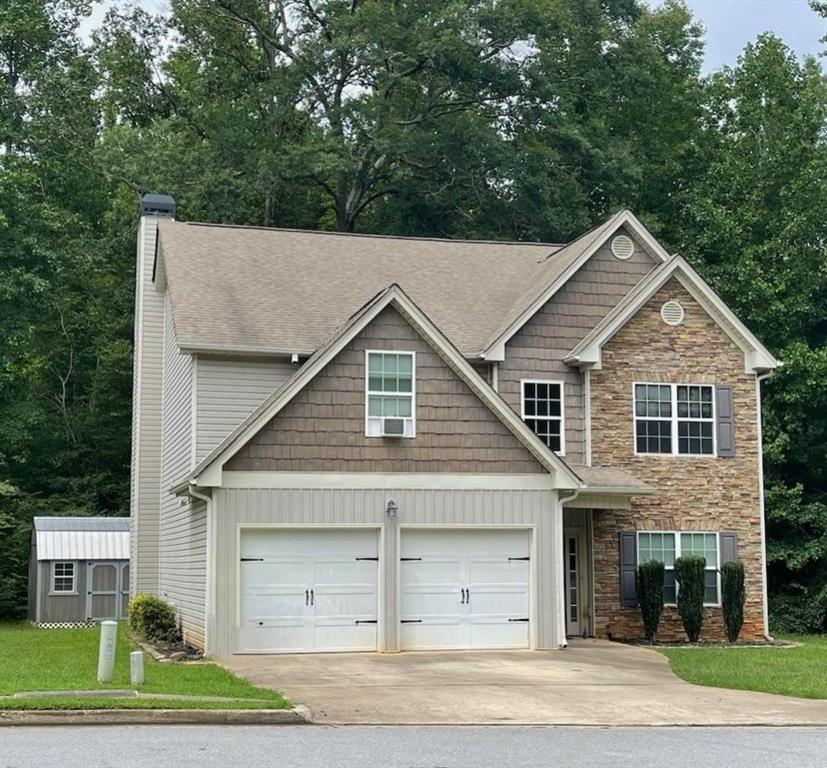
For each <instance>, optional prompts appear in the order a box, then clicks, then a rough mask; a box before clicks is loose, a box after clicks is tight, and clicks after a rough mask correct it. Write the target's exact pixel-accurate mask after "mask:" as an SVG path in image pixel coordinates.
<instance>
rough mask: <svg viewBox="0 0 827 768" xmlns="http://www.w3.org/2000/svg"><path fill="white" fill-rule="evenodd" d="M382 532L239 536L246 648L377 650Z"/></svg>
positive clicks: (299, 531) (242, 635) (305, 531)
mask: <svg viewBox="0 0 827 768" xmlns="http://www.w3.org/2000/svg"><path fill="white" fill-rule="evenodd" d="M378 552H379V550H378V532H377V531H376V530H370V529H330V528H319V529H292V528H291V529H283V530H246V531H242V534H241V566H240V567H241V617H240V618H241V625H240V627H239V643H238V647H239V651H240V652H241V653H245V652H247V653H256V652H258V653H272V652H289V651H375V650H376V644H377V630H378V627H377V619H378V583H377V582H378V572H379V567H378V566H379V562H378V560H379V557H378Z"/></svg>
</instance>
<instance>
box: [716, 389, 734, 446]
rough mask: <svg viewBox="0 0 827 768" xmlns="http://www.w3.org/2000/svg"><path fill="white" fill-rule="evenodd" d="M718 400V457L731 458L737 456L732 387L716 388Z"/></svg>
mask: <svg viewBox="0 0 827 768" xmlns="http://www.w3.org/2000/svg"><path fill="white" fill-rule="evenodd" d="M715 395H716V398H717V403H716V405H717V408H716V415H717V417H718V418H717V424H716V429H717V431H718V435H717V437H718V455H719V456H724V457H730V456H734V455H735V425H734V422H733V419H732V387H730V386H719V387H716V388H715Z"/></svg>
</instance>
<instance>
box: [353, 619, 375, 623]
mask: <svg viewBox="0 0 827 768" xmlns="http://www.w3.org/2000/svg"><path fill="white" fill-rule="evenodd" d="M353 623H354V624H376V623H377V621H376V619H356V621H354V622H353Z"/></svg>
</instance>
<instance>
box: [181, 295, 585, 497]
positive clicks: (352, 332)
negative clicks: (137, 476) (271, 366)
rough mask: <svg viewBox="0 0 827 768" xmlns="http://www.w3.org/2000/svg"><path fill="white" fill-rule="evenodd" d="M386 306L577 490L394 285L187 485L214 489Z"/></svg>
mask: <svg viewBox="0 0 827 768" xmlns="http://www.w3.org/2000/svg"><path fill="white" fill-rule="evenodd" d="M388 307H392V308H393V309H394V310H396V312H398V313H399V314H400V315H401V316H402V317H403V318H404V319H405V320H406V321H407V323H408V324H410V326H412V327H413V329H414V330H415V331H416V333H417V334H418V335H419V336H420V337H421V338H422V340H423V341H424V342H425V343H427V344H428V345H429V347H430V348H431V349H433V350H434V351H435V352H436V353H437V354H438V355H439V357H440V358H441V359H442V360H443V361H444V363H445V364H446V365H447V366H448V367H450V368H451V369H452V370H453V371H454V373H455V374H456V375H457V376H458V377H459V378H460V379H461V380H462V381H463V382H464V383H465V385H467V387H468V388H469V389H470V390H471V392H472V393H473V394H474V395H475V396H476V397H477V398H478V399H479V400H480V401H481V403H482V404H483V405H484V406H485V407H486V408H487V409H488V410H489V411H490V412H491V413H492V414H493V415H494V416H495V417H496V418H497V419H498V420H499V422H500V423H501V424H502V425H504V426H505V427H506V428H507V430H508V431H509V432H510V433H511V434H512V435H513V436H514V437H515V438H516V439H517V441H518V442H519V443H520V444H521V445H522V446H524V447H525V448H526V449H527V450H528V452H529V453H530V454H531V455H532V456H533V457H534V459H536V460H537V461H538V462H539V463H540V465H542V467H544V468H545V469H546V470H547V471H548V472H549V473H550V474H552V475H553V477H554V482H555V485H556V487H559V488H579V487H580V486H581V483H580V480H579V478H578V477H577V475H576V474H575V473H574V472H573V471H572V470H571V469H570V468H569V467H568V466H567V465H566V464H565V462H564V461H563V460H562V459H560V458H559V457H557V456H556V455H555V454H554V453H552V452H551V451H550V450H549V449H548V448H547V447H546V445H545V444H544V443H543V442H542V441H541V440H540V439H539V438H537V436H536V435H535V434H534V433H533V432H532V431H531V430H530V429H529V428H528V427H527V426H526V425H525V424H524V423H523V421H522V420H521V419H520V418H519V416H518V415H517V414H516V413H515V412H514V411H512V410H511V408H509V406H508V405H507V404H506V403H505V402H504V401H503V400H502V399H501V398H500V396H499V395H498V394H497V393H496V392H495V391H494V390H493V389H492V388H491V387H490V386H489V385H488V383H487V382H486V381H485V380H484V379H483V378H482V377H481V376H480V375H479V374H478V373H477V372H476V371H475V370H474V368H473V367H472V366H471V365H470V364H469V363H468V362H467V361H466V360H465V359H464V358H463V356H462V355H461V354H460V353H459V351H458V350H457V349H456V348H455V347H453V345H451V343H450V342H449V341H448V340H447V339H446V338H445V336H443V335H442V333H441V332H440V331H439V330H438V329H437V327H436V326H435V325H434V324H433V323H432V322H431V321H430V320H429V319H428V318H427V317H426V316H425V314H424V313H423V312H422V311H421V310H420V309H419V308H418V307H417V306H416V305H415V304H414V303H413V302H412V301H411V300H410V298H408V296H407V295H406V294H405V293H404V292H403V291H402V289H401V288H399V286H397V285H392V286H390V287H389V288H387V289H386V290H385V291H383V292H382V293H381V294H379V295H378V296H376V297H375V298H374V299H373V300H371V301H370V302H369V303H368V304H367V305H365V307H363V308H362V309H361V310H360V311H359V312H357V313H356V315H354V316H353V317H352V318H351V319H350V320H349V321H348V323H347V324H346V325H345V326H344V327H343V328H341V329H340V330H339V331H338V332H337V333H336V334H334V335H333V336H332V337H331V338H330V339H329V340H328V342H327V343H326V344H324V345H323V346H322V347H321V348H320V349H319V350H318V351H317V352H316V353H315V354H314V355H313V356H312V357H311V358H310V359H309V360H308V361H307V362H306V363H305V365H304V366H302V368H300V369H299V370H298V371H297V372H296V373H295V374H294V375H293V376H292V377H291V378H290V379H288V380H287V381H286V382H285V383H284V384H283V385H282V386H280V387H279V388H278V389H277V390H276V391H275V392H274V393H273V394H272V395H271V396H270V397H269V398H268V399H267V400H265V401H264V403H262V404H261V406H259V407H258V408H257V409H256V410H255V411H254V412H253V413H252V414H251V415H250V416H249V417H248V418H247V419H245V421H244V422H242V424H240V425H239V426H238V427H237V428H236V429H235V430H234V431H233V433H232V434H230V435H229V436H228V437H227V439H226V440H224V442H222V443H221V444H220V445H219V446H218V447H217V448H216V449H215V450H214V451H212V452H211V453H210V454H209V455H208V456H207V457H206V458H205V459H204V460H203V461H202V462H201V463H200V464H199V465H198V467H196V469H195V471H194V472H193V475H192V482H193V483H194V484H196V485H200V486H218V485H220V484H221V474H222V470H223V468H224V467H225V465H227V464H228V462H229V461H230V460H231V459H232V458H233V457H234V456H236V455H237V454H238V453H239V451H241V450H242V449H243V448H244V446H246V445H247V444H248V443H249V441H250V440H251V439H253V438H254V437H255V436H256V435H257V434H258V433H259V432H260V431H261V430H262V429H263V428H264V427H265V426H266V425H267V424H268V423H269V422H270V421H271V420H272V419H274V417H276V416H277V415H278V414H279V413H280V412H281V411H282V410H283V409H285V408H286V407H287V405H288V404H289V403H290V402H291V401H292V400H293V399H294V398H295V397H296V396H297V395H298V393H300V392H301V391H302V390H303V389H304V388H305V387H307V386H308V385H309V384H310V383H311V382H312V381H313V380H314V378H315V377H316V376H317V375H318V374H319V373H320V372H321V371H322V370H324V369H325V367H326V366H328V365H329V364H330V363H331V362H332V361H333V360H334V359H335V358H336V356H337V355H338V354H339V353H340V352H342V350H343V349H345V348H346V346H347V345H348V344H349V343H350V342H351V341H352V340H353V339H354V338H355V337H356V336H357V334H359V333H360V332H361V331H362V330H364V329H365V328H366V327H367V326H368V325H369V324H370V323H371V322H372V321H373V320H374V319H375V318H376V317H377V316H378V315H379V314H380V313H381V312H382V311H383V310H385V309H386V308H388Z"/></svg>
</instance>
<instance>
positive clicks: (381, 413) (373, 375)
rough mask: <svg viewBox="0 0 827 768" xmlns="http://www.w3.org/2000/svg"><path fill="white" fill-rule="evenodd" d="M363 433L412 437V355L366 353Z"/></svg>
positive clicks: (413, 378)
mask: <svg viewBox="0 0 827 768" xmlns="http://www.w3.org/2000/svg"><path fill="white" fill-rule="evenodd" d="M366 368H367V377H366V379H367V380H366V382H365V384H366V409H365V411H366V412H365V434H366V435H367V436H368V437H381V436H393V437H413V436H414V435H415V434H416V421H415V415H414V414H415V407H414V404H415V398H416V393H415V388H416V387H415V369H416V356H415V354H414V353H413V352H384V351H369V352H367V364H366Z"/></svg>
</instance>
